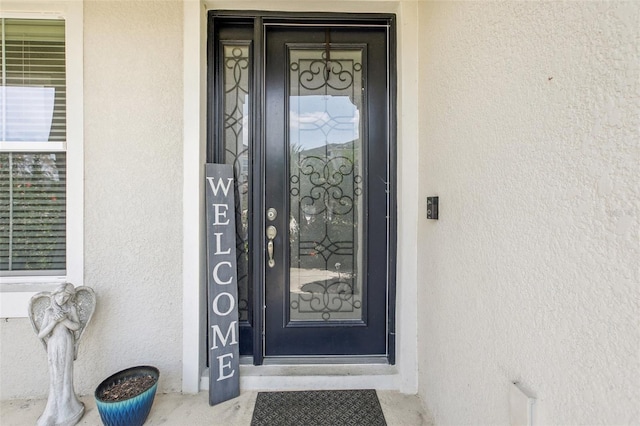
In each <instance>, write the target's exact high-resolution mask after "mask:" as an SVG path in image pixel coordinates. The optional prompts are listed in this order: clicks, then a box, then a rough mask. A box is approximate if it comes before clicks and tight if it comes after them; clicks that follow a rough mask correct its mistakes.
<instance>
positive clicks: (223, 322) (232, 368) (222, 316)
mask: <svg viewBox="0 0 640 426" xmlns="http://www.w3.org/2000/svg"><path fill="white" fill-rule="evenodd" d="M205 187H206V197H205V200H206V204H207V286H208V287H207V288H208V295H209V296H208V308H207V309H208V312H209V313H208V315H209V345H210V348H209V405H215V404H218V403H220V402H223V401H227V400H229V399H231V398H235V397H237V396H238V395H240V364H239V349H238V303H237V300H238V276H237V269H236V221H235V202H234V186H233V166H231V165H227V164H206V165H205Z"/></svg>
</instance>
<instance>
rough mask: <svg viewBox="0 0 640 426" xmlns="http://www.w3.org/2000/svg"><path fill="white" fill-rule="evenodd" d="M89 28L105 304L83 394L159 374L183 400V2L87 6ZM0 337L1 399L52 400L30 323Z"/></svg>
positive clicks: (93, 264) (10, 326) (89, 231)
mask: <svg viewBox="0 0 640 426" xmlns="http://www.w3.org/2000/svg"><path fill="white" fill-rule="evenodd" d="M84 27H85V29H84V31H85V40H84V49H85V52H84V64H85V66H84V71H85V73H84V83H85V93H84V99H85V108H84V113H85V147H84V149H85V234H84V238H85V285H88V286H91V287H93V288H94V290H95V291H96V293H97V297H98V305H97V308H96V313H95V315H94V317H93V321H92V323H91V324H90V325H89V327H88V328H87V332H86V334H85V336H84V337H83V342H82V344H81V345H80V353H79V355H78V360H77V361H76V363H75V384H76V390H77V391H78V393H80V394H91V393H93V391H94V390H95V387H96V386H97V384H98V383H99V382H100V380H102V379H103V378H105V377H106V376H108V375H109V374H111V373H113V372H115V371H118V370H120V369H122V368H126V367H130V366H133V365H138V364H152V365H155V366H157V367H158V368H159V369H160V374H161V376H160V391H162V392H164V391H179V390H180V386H181V374H182V365H181V357H182V337H181V336H182V309H181V306H182V275H181V273H182V264H181V262H182V233H181V232H182V195H181V194H182V106H183V104H182V96H183V95H182V71H183V70H182V3H181V2H180V1H154V2H153V4H150V2H144V1H140V2H129V1H127V2H113V1H85V5H84ZM0 332H1V335H0V337H1V339H2V340H1V342H2V346H3V350H2V366H1V368H0V373H1V376H0V378H1V382H2V386H1V394H0V398H2V399H9V398H16V397H32V396H35V397H43V396H45V395H46V394H47V391H48V373H47V362H46V353H45V352H44V350H43V348H42V346H41V344H40V342H39V341H38V339H37V338H36V337H35V334H34V333H33V331H31V326H30V324H29V320H28V319H10V320H7V322H4V321H3V324H2V326H1V327H0ZM25 336H26V337H25ZM9 346H10V347H11V348H12V349H11V350H6V348H7V347H9Z"/></svg>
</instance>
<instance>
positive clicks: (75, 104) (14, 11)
mask: <svg viewBox="0 0 640 426" xmlns="http://www.w3.org/2000/svg"><path fill="white" fill-rule="evenodd" d="M0 17H2V18H19V19H64V21H65V46H66V47H65V50H66V75H67V105H66V114H67V139H66V143H65V145H66V150H65V151H66V155H67V210H66V220H67V224H66V232H67V235H66V247H67V259H66V261H67V268H66V271H67V272H66V275H64V276H15V277H14V276H9V277H0V318H24V317H27V307H28V303H29V299H30V298H31V296H33V295H34V294H36V293H37V292H40V291H50V290H52V289H53V288H55V287H56V286H57V285H59V284H60V283H63V282H70V283H72V284H74V285H75V286H80V285H83V283H84V161H83V158H84V149H83V142H84V141H83V134H84V115H83V109H84V99H83V39H84V34H83V2H82V1H74V0H67V1H46V2H44V1H24V0H22V1H11V0H9V1H7V0H3V1H2V9H1V10H0ZM37 145H38V146H33V147H32V148H31V149H30V150H31V151H34V150H37V151H42V150H51V151H55V150H56V144H50V145H47V144H46V143H45V144H37ZM43 145H44V146H43ZM18 149H19V150H20V151H25V149H24V146H20V147H19V148H16V144H15V143H10V142H9V143H1V142H0V151H5V152H6V151H16V150H18Z"/></svg>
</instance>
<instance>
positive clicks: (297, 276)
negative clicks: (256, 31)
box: [288, 44, 366, 323]
mask: <svg viewBox="0 0 640 426" xmlns="http://www.w3.org/2000/svg"><path fill="white" fill-rule="evenodd" d="M365 55H366V50H365V47H364V46H361V45H349V46H347V45H342V46H340V45H333V44H332V45H331V49H330V50H329V49H328V48H327V46H325V45H322V46H319V45H314V46H310V45H289V46H288V60H289V66H288V84H289V151H290V154H289V155H290V159H289V200H290V215H291V217H290V220H289V228H290V229H289V240H290V241H289V242H290V271H289V274H290V275H289V277H290V294H289V309H290V312H289V316H290V319H291V320H292V321H319V322H325V323H326V322H331V321H345V320H361V319H362V316H363V312H362V311H363V306H362V303H363V302H362V300H363V291H364V290H365V289H363V267H362V265H363V247H364V244H363V229H364V223H363V210H364V208H363V203H364V200H363V196H362V194H363V193H364V189H363V178H362V176H363V170H362V167H363V166H362V165H363V163H364V162H363V137H364V131H363V129H364V126H363V120H364V118H365V117H364V109H363V104H364V99H363V97H364V79H365V75H364V71H365V70H364V69H363V65H362V64H363V63H365V62H364V61H365V59H366V58H365Z"/></svg>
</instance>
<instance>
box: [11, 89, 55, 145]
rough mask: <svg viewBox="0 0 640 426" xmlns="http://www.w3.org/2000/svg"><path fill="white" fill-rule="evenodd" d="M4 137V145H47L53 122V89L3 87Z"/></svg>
mask: <svg viewBox="0 0 640 426" xmlns="http://www.w3.org/2000/svg"><path fill="white" fill-rule="evenodd" d="M0 96H1V97H2V99H0V116H1V117H2V119H0V135H2V140H4V141H30V142H46V141H48V140H49V133H50V132H51V121H52V119H53V101H54V97H55V88H53V87H26V86H2V87H0Z"/></svg>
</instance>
